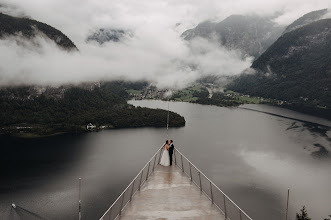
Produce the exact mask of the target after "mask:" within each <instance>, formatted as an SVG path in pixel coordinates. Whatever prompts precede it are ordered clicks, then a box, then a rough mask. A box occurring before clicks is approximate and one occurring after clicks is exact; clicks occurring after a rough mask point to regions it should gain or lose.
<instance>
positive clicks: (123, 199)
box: [100, 146, 163, 220]
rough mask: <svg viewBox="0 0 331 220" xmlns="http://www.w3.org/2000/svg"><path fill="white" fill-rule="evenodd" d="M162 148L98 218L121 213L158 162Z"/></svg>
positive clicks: (111, 217)
mask: <svg viewBox="0 0 331 220" xmlns="http://www.w3.org/2000/svg"><path fill="white" fill-rule="evenodd" d="M162 148H163V146H162V147H161V148H160V149H159V150H158V151H157V152H156V153H155V154H154V156H153V157H152V158H151V159H150V160H149V161H148V162H147V163H146V165H145V166H144V168H142V169H141V171H140V172H139V173H138V175H137V176H136V177H135V178H134V179H133V180H132V182H131V183H130V184H129V185H128V187H126V188H125V190H124V191H123V192H122V193H121V195H119V197H118V198H117V199H116V200H115V202H114V203H113V204H112V205H111V206H110V207H109V208H108V209H107V211H106V212H105V214H103V216H102V217H101V218H100V220H114V219H116V218H117V217H118V216H120V215H121V213H122V210H123V209H124V208H125V206H126V205H127V204H128V203H129V202H131V200H132V197H133V196H134V195H135V193H136V192H137V191H140V187H141V186H142V185H143V184H144V183H145V181H147V180H148V177H149V176H150V175H151V174H152V173H153V172H154V169H155V167H156V166H157V165H158V164H159V162H160V158H161V153H162Z"/></svg>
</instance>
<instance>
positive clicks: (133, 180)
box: [130, 179, 136, 202]
mask: <svg viewBox="0 0 331 220" xmlns="http://www.w3.org/2000/svg"><path fill="white" fill-rule="evenodd" d="M135 182H136V179H135V180H133V183H132V190H131V195H130V202H131V200H132V195H133V189H134V183H135Z"/></svg>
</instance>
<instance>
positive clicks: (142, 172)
mask: <svg viewBox="0 0 331 220" xmlns="http://www.w3.org/2000/svg"><path fill="white" fill-rule="evenodd" d="M143 174H144V170H142V171H141V177H140V181H139V187H138V190H139V191H140V186H141V180H142V178H143Z"/></svg>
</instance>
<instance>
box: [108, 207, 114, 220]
mask: <svg viewBox="0 0 331 220" xmlns="http://www.w3.org/2000/svg"><path fill="white" fill-rule="evenodd" d="M112 210H113V206H112V207H110V210H109V219H108V220H110V218H111V211H112Z"/></svg>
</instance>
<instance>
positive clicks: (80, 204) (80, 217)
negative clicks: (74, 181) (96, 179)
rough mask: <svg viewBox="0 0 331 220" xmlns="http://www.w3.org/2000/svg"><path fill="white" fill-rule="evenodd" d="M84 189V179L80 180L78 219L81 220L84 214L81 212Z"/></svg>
mask: <svg viewBox="0 0 331 220" xmlns="http://www.w3.org/2000/svg"><path fill="white" fill-rule="evenodd" d="M81 189H82V178H79V198H78V199H79V200H78V219H79V220H81V219H82V212H81V209H82V201H81V198H80V195H81V191H82V190H81Z"/></svg>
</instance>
